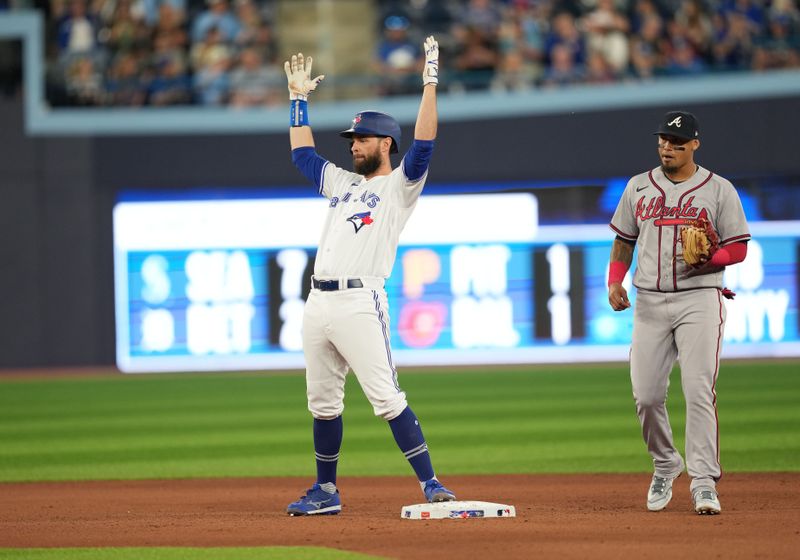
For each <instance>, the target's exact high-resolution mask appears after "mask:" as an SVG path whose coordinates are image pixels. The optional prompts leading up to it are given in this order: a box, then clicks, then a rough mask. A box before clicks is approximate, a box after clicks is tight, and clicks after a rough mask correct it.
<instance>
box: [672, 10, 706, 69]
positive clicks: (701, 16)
mask: <svg viewBox="0 0 800 560" xmlns="http://www.w3.org/2000/svg"><path fill="white" fill-rule="evenodd" d="M674 19H675V23H677V24H678V25H679V26H680V27H682V28H683V29H684V36H685V37H686V40H687V41H689V43H690V44H691V45H692V48H693V49H694V50H695V52H696V53H697V54H698V55H699V56H700V57H701V58H702V59H703V60H705V61H707V62H710V61H711V60H712V55H711V40H712V37H713V28H712V27H711V18H709V17H708V14H707V13H706V11H705V8H704V6H703V4H702V2H701V0H683V2H681V5H680V8H678V11H677V12H675V18H674Z"/></svg>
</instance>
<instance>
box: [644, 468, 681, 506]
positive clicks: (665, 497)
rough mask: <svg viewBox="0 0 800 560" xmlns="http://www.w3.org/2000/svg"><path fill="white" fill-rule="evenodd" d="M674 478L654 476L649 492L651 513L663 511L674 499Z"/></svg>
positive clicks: (648, 498) (648, 502) (648, 500)
mask: <svg viewBox="0 0 800 560" xmlns="http://www.w3.org/2000/svg"><path fill="white" fill-rule="evenodd" d="M673 480H675V479H674V478H665V477H663V476H658V475H657V474H654V475H653V480H652V481H651V482H650V490H649V491H648V492H647V509H649V510H650V511H661V510H662V509H664V508H665V507H667V504H668V503H669V501H670V500H671V499H672V481H673Z"/></svg>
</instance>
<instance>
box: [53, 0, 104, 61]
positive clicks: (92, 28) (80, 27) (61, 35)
mask: <svg viewBox="0 0 800 560" xmlns="http://www.w3.org/2000/svg"><path fill="white" fill-rule="evenodd" d="M98 30H99V22H98V19H97V17H96V16H95V15H94V14H92V13H89V12H88V11H87V7H86V0H72V1H71V2H70V4H69V12H67V13H66V15H65V16H64V17H63V18H62V19H61V21H60V22H59V24H58V46H59V48H60V50H61V51H62V52H68V53H72V54H74V53H87V52H91V51H93V50H94V49H95V47H96V45H97V32H98Z"/></svg>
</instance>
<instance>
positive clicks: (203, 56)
mask: <svg viewBox="0 0 800 560" xmlns="http://www.w3.org/2000/svg"><path fill="white" fill-rule="evenodd" d="M232 56H233V48H232V47H231V46H230V44H228V43H226V42H225V41H224V39H223V35H222V32H221V31H220V29H219V28H218V27H211V28H210V29H209V30H208V31H207V32H206V36H205V39H204V40H203V41H202V42H199V43H195V44H193V45H192V51H191V53H190V58H191V62H192V68H193V69H194V71H195V72H199V71H200V70H202V69H203V68H205V67H206V66H210V65H211V64H213V63H215V62H218V61H219V60H221V59H223V58H224V59H228V60H229V59H231V58H232Z"/></svg>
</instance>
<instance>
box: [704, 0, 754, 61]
mask: <svg viewBox="0 0 800 560" xmlns="http://www.w3.org/2000/svg"><path fill="white" fill-rule="evenodd" d="M723 18H724V19H723V21H724V22H725V23H726V24H727V25H726V26H725V27H724V28H723V29H722V30H721V31H720V34H719V35H718V36H717V38H716V40H715V41H714V47H713V56H714V62H715V64H716V66H717V67H718V68H720V69H724V70H736V69H743V68H747V67H749V66H750V58H751V56H752V52H753V46H754V45H753V25H752V22H751V20H749V19H748V18H747V16H746V15H745V14H743V13H742V12H739V11H733V10H732V11H728V12H725V13H724V15H723Z"/></svg>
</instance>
